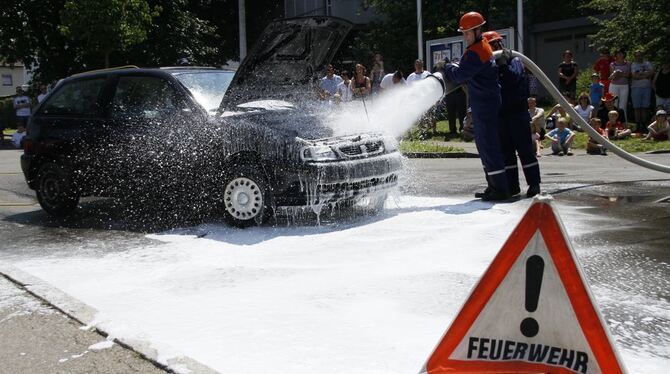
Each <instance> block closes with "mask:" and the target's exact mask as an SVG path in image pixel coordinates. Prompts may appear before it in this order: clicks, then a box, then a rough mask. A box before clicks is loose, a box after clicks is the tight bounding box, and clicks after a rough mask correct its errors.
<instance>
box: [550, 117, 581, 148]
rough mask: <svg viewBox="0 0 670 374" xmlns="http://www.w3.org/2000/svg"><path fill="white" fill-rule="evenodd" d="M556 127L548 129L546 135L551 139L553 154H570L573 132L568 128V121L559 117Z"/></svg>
mask: <svg viewBox="0 0 670 374" xmlns="http://www.w3.org/2000/svg"><path fill="white" fill-rule="evenodd" d="M556 126H557V127H556V128H555V129H553V130H551V131H549V133H548V134H547V137H549V139H551V151H552V153H553V154H555V155H559V156H563V155H568V156H572V140H573V139H574V137H575V133H574V132H572V131H571V130H570V129H568V128H567V127H568V123H567V121H566V120H565V118H559V119H558V122H557V123H556Z"/></svg>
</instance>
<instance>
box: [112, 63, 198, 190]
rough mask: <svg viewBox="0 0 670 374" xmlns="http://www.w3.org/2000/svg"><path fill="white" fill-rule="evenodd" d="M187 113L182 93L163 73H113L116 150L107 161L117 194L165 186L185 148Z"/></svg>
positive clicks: (113, 115)
mask: <svg viewBox="0 0 670 374" xmlns="http://www.w3.org/2000/svg"><path fill="white" fill-rule="evenodd" d="M192 113H193V110H192V108H191V107H190V105H189V102H188V100H187V98H186V97H185V95H184V93H183V91H182V90H181V89H180V87H178V86H177V85H176V84H175V83H174V82H172V81H171V80H170V79H168V78H167V77H164V76H160V75H150V74H138V73H135V74H128V75H125V74H124V75H120V76H118V77H117V80H116V85H115V90H114V94H113V95H112V98H111V102H110V108H109V117H110V120H111V122H112V124H113V127H114V132H115V133H116V135H115V139H116V140H115V144H116V147H115V148H116V149H115V150H114V151H113V152H111V153H110V163H111V164H112V165H111V167H112V169H113V170H114V174H115V176H116V180H117V192H123V191H124V190H127V189H130V190H131V191H132V192H137V191H142V192H151V191H157V190H162V189H164V188H168V187H167V186H168V185H169V183H170V182H171V181H172V180H173V179H172V177H173V176H174V174H175V172H176V171H177V164H178V161H179V157H180V155H183V153H184V152H185V151H186V150H187V149H186V148H188V146H187V145H185V144H184V142H185V141H188V130H186V129H185V128H184V127H185V124H186V123H188V122H189V121H192V118H190V115H191V114H192Z"/></svg>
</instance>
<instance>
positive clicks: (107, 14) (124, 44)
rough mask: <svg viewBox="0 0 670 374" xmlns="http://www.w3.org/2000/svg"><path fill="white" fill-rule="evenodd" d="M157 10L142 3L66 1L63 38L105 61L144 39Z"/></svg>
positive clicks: (128, 0) (140, 0)
mask: <svg viewBox="0 0 670 374" xmlns="http://www.w3.org/2000/svg"><path fill="white" fill-rule="evenodd" d="M159 11H160V8H157V7H156V8H154V9H153V10H152V9H151V8H149V4H148V3H147V2H146V1H145V0H67V1H66V2H65V4H64V7H63V11H62V12H61V21H62V24H61V26H60V27H59V29H60V31H61V32H62V33H63V35H65V36H67V37H68V38H70V39H71V40H73V41H75V42H79V43H81V44H82V46H83V47H84V48H86V49H87V50H89V51H96V52H99V53H101V54H102V55H103V56H104V57H105V67H109V55H110V54H111V53H112V52H114V51H125V50H126V49H127V48H128V47H130V46H132V45H134V44H138V43H141V42H143V41H145V40H146V39H147V32H148V29H149V27H150V26H151V24H152V22H151V21H152V18H153V17H155V16H156V15H158V12H159Z"/></svg>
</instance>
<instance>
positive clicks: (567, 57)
mask: <svg viewBox="0 0 670 374" xmlns="http://www.w3.org/2000/svg"><path fill="white" fill-rule="evenodd" d="M578 74H579V66H578V65H577V63H576V62H574V61H573V60H572V51H570V50H566V51H565V52H563V62H561V64H560V65H558V87H559V89H560V90H561V92H570V93H571V94H572V97H573V98H574V97H575V92H576V91H577V75H578Z"/></svg>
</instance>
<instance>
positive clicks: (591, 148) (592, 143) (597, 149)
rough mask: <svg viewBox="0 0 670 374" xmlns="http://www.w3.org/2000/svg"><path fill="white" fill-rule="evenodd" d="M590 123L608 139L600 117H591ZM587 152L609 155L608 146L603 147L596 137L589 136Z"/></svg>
mask: <svg viewBox="0 0 670 374" xmlns="http://www.w3.org/2000/svg"><path fill="white" fill-rule="evenodd" d="M589 124H590V125H591V127H592V128H593V129H594V130H596V131H597V132H598V134H600V136H602V137H603V138H605V139H607V131H605V129H602V128H601V123H600V118H598V117H594V118H591V121H590V122H589ZM586 153H588V154H590V155H603V156H607V148H605V147H603V146H602V145H600V144H599V143H598V142H597V141H596V140H595V139H593V138H592V137H590V136H589V142H588V143H586Z"/></svg>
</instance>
